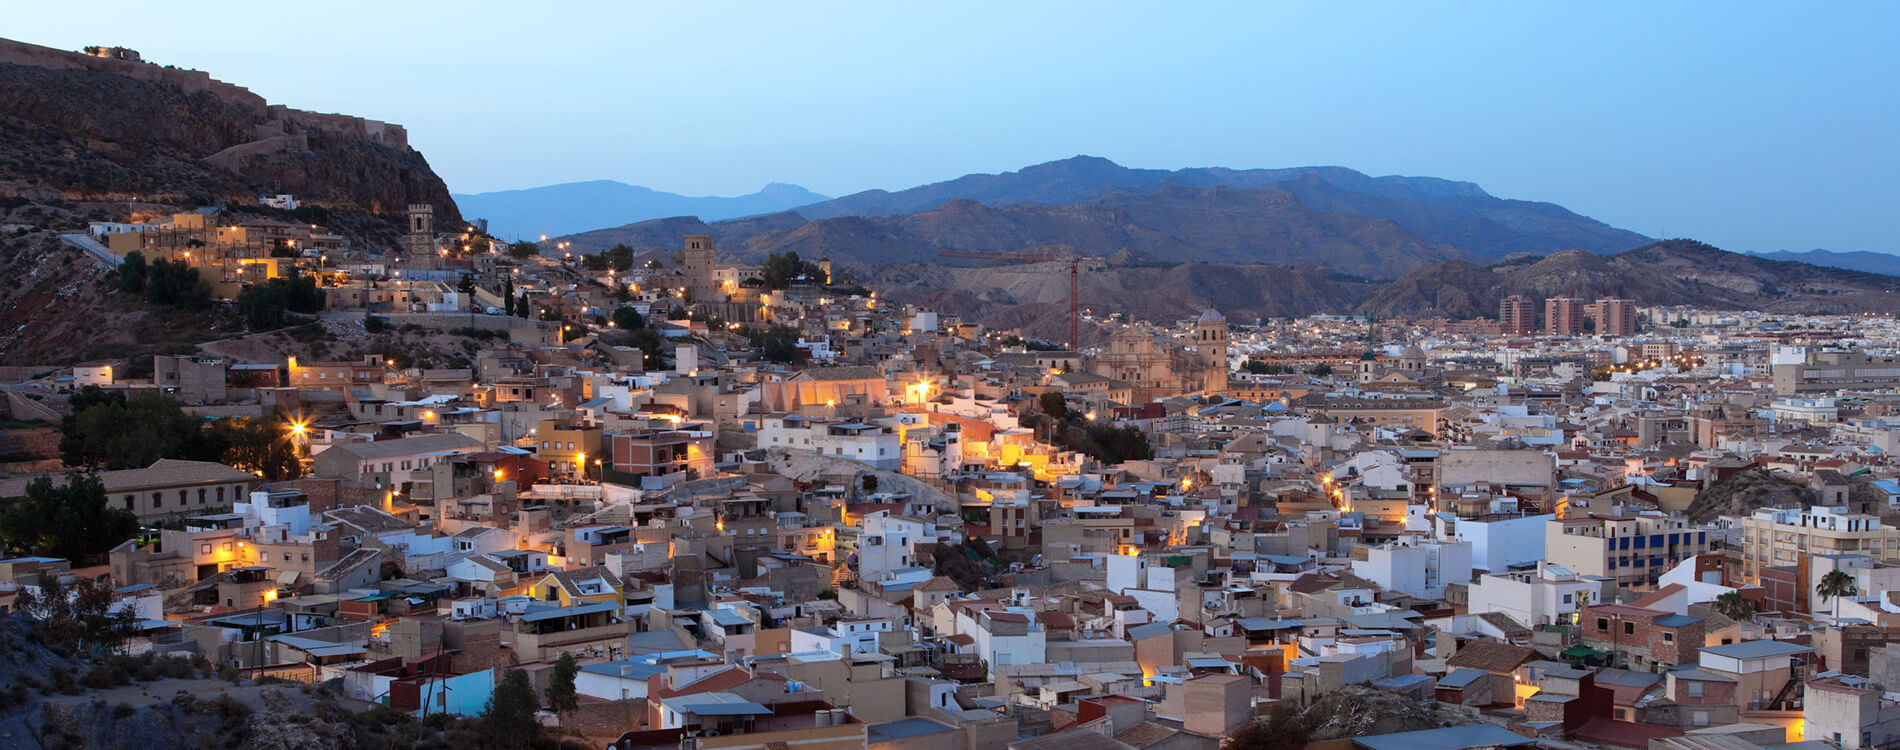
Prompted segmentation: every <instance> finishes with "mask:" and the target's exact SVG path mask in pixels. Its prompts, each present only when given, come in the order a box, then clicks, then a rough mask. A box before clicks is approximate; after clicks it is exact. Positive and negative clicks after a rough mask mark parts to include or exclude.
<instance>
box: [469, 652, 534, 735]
mask: <svg viewBox="0 0 1900 750" xmlns="http://www.w3.org/2000/svg"><path fill="white" fill-rule="evenodd" d="M540 708H541V702H540V701H539V700H538V699H536V698H535V697H534V685H533V684H532V683H530V682H529V681H528V673H527V672H523V671H521V670H519V669H510V670H508V671H506V672H503V673H501V681H500V682H498V683H496V684H495V690H494V692H491V693H489V695H488V705H487V706H484V707H483V708H482V719H481V728H482V734H483V735H484V736H486V737H487V738H488V740H489V742H491V743H493V747H497V748H522V747H527V746H528V743H530V742H533V741H534V738H535V736H536V735H539V734H540V733H541V723H540V722H539V721H537V720H535V718H534V712H535V711H537V710H540Z"/></svg>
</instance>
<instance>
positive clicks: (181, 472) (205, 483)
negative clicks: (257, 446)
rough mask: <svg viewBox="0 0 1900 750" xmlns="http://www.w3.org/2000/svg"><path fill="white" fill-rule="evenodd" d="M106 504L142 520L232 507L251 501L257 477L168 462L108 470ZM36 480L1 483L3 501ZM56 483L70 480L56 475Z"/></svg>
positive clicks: (198, 464) (20, 494)
mask: <svg viewBox="0 0 1900 750" xmlns="http://www.w3.org/2000/svg"><path fill="white" fill-rule="evenodd" d="M95 476H97V477H98V478H99V481H100V483H102V484H104V485H105V489H106V502H107V504H109V505H111V506H112V507H116V508H124V509H126V510H129V511H132V514H133V515H135V516H138V518H139V520H140V521H142V522H143V521H153V520H157V519H162V518H166V517H169V516H172V515H180V514H183V515H192V514H198V513H206V512H210V511H212V510H215V509H219V508H229V507H231V504H232V503H236V502H238V501H240V500H243V499H245V498H246V497H247V496H248V493H249V492H250V491H251V482H253V481H256V479H257V477H256V476H253V475H251V474H248V473H245V472H242V471H239V470H237V469H233V468H231V467H229V466H225V465H224V464H220V463H214V462H211V461H184V460H180V459H172V458H162V459H159V460H158V461H156V462H154V463H153V464H152V465H151V466H147V467H145V468H143V469H121V470H118V471H102V472H99V473H98V474H96V475H95ZM31 481H32V478H31V477H19V478H14V479H8V480H5V481H0V498H13V497H24V496H25V495H26V485H27V483H28V482H31ZM53 481H54V482H55V483H56V484H63V483H64V482H65V481H66V480H65V479H63V478H61V477H54V478H53Z"/></svg>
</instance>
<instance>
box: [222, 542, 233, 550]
mask: <svg viewBox="0 0 1900 750" xmlns="http://www.w3.org/2000/svg"><path fill="white" fill-rule="evenodd" d="M220 549H223V550H224V551H225V552H230V551H231V543H230V542H225V543H224V544H222V545H220Z"/></svg>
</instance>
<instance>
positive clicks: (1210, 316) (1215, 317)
mask: <svg viewBox="0 0 1900 750" xmlns="http://www.w3.org/2000/svg"><path fill="white" fill-rule="evenodd" d="M1194 322H1196V323H1225V322H1227V319H1226V318H1224V317H1221V314H1220V311H1219V310H1216V309H1214V308H1212V307H1210V308H1207V312H1204V313H1201V317H1200V318H1199V319H1197V320H1195V321H1194Z"/></svg>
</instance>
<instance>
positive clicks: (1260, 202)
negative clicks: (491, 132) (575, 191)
mask: <svg viewBox="0 0 1900 750" xmlns="http://www.w3.org/2000/svg"><path fill="white" fill-rule="evenodd" d="M688 233H691V234H702V233H703V234H711V235H713V236H714V238H715V240H716V241H717V242H718V243H719V245H720V247H721V249H722V252H729V253H732V254H733V255H735V256H738V257H743V258H751V259H754V260H757V259H760V258H764V257H765V256H766V255H768V254H770V253H784V252H796V253H798V254H799V256H801V257H805V258H826V257H828V258H831V259H832V260H833V261H835V262H837V263H839V264H840V265H841V266H843V267H845V268H851V269H858V270H867V271H868V270H870V269H875V268H878V267H882V266H886V265H890V264H894V263H942V264H946V265H969V264H970V263H971V262H970V261H965V260H957V261H948V260H944V259H940V258H939V256H938V253H939V252H941V251H944V250H955V251H964V252H991V251H1012V250H1022V249H1027V248H1033V247H1043V246H1048V245H1067V246H1070V247H1073V248H1075V249H1076V250H1078V251H1080V252H1082V253H1085V254H1088V255H1096V256H1102V257H1108V256H1111V255H1115V254H1117V253H1119V252H1122V251H1132V252H1134V253H1137V254H1140V255H1145V256H1148V257H1150V258H1153V259H1155V262H1160V263H1164V264H1174V263H1181V262H1202V263H1253V264H1270V265H1291V264H1295V263H1307V264H1318V265H1325V266H1329V267H1331V268H1333V269H1335V270H1337V271H1338V272H1341V273H1347V274H1353V275H1358V276H1365V277H1371V278H1380V279H1390V278H1393V277H1395V276H1397V275H1399V274H1401V273H1405V272H1406V271H1410V270H1412V269H1415V268H1419V267H1421V266H1425V265H1429V264H1431V263H1436V262H1439V261H1443V260H1451V259H1482V258H1481V257H1480V256H1474V255H1472V254H1469V253H1466V252H1464V251H1462V250H1459V249H1458V248H1455V247H1452V246H1449V245H1444V244H1440V243H1436V242H1432V241H1430V240H1427V239H1424V238H1421V237H1419V236H1418V235H1416V234H1413V233H1412V232H1410V231H1408V230H1406V229H1405V228H1404V227H1402V226H1400V225H1399V224H1398V223H1396V222H1393V221H1389V220H1385V219H1376V218H1368V217H1365V216H1360V215H1357V214H1349V213H1341V212H1335V211H1322V210H1318V209H1314V208H1312V207H1311V206H1308V205H1306V204H1305V203H1303V202H1301V201H1300V200H1298V199H1297V197H1295V196H1294V195H1292V194H1290V193H1286V192H1282V191H1278V190H1241V189H1235V188H1229V187H1220V186H1215V187H1205V188H1193V187H1186V186H1180V185H1173V186H1168V187H1165V188H1162V189H1160V190H1157V191H1155V192H1152V193H1146V194H1140V193H1119V192H1117V193H1109V194H1106V195H1103V196H1101V197H1098V198H1093V199H1089V200H1085V201H1082V202H1078V203H1072V204H1067V205H1041V204H1036V203H1017V204H1013V205H1009V206H990V205H986V204H983V203H980V202H978V201H975V200H971V199H964V198H959V199H954V200H950V201H947V202H945V203H943V204H941V205H938V206H936V207H934V208H931V209H929V210H926V211H918V212H915V213H908V214H897V215H890V216H875V217H861V216H838V217H833V218H828V219H818V220H815V221H805V220H804V218H803V217H802V216H800V215H799V214H798V213H794V212H786V213H780V214H772V215H768V216H760V217H753V218H748V219H741V220H737V221H730V222H712V223H711V224H707V223H705V222H700V221H697V220H693V219H681V218H674V219H660V220H655V221H650V222H640V223H637V224H632V225H628V226H624V227H616V228H613V229H603V230H598V231H594V232H584V233H582V234H578V235H573V236H571V237H568V238H567V239H568V240H569V241H571V242H573V243H574V247H575V248H576V249H577V250H583V251H595V250H600V249H602V248H605V247H609V246H612V245H614V244H626V245H628V246H631V247H634V248H636V249H649V248H656V247H657V248H671V247H673V246H676V245H678V244H679V238H680V237H681V236H682V235H683V234H688Z"/></svg>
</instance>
